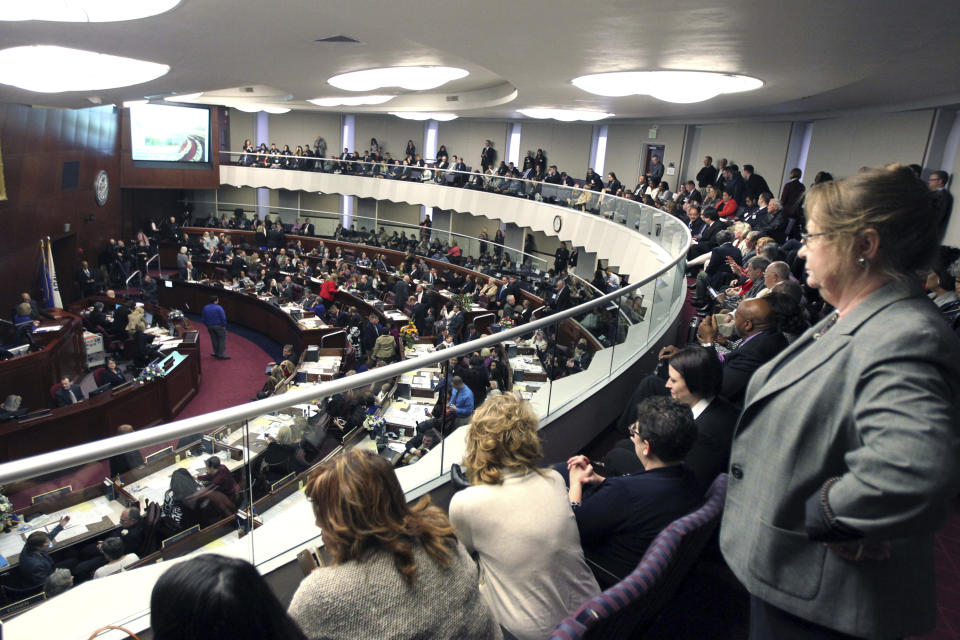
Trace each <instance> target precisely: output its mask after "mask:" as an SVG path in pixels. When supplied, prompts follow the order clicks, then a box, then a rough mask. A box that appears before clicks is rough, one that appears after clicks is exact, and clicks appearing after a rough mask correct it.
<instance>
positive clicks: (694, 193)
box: [679, 180, 703, 204]
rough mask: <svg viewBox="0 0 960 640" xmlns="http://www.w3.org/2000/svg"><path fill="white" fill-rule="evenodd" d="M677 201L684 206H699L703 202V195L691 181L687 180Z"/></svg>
mask: <svg viewBox="0 0 960 640" xmlns="http://www.w3.org/2000/svg"><path fill="white" fill-rule="evenodd" d="M679 200H680V201H681V202H683V203H684V204H700V203H701V202H703V194H702V193H700V192H699V191H698V190H697V186H696V185H695V184H694V182H693V180H687V183H686V184H685V185H684V186H683V192H682V193H681V194H680V198H679Z"/></svg>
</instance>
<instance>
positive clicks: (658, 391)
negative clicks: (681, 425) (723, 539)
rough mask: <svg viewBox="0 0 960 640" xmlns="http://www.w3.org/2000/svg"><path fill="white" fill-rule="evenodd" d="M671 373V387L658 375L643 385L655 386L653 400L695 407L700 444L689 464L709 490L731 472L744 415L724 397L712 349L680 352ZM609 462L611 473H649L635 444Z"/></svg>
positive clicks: (621, 447) (626, 444)
mask: <svg viewBox="0 0 960 640" xmlns="http://www.w3.org/2000/svg"><path fill="white" fill-rule="evenodd" d="M667 372H668V378H667V381H666V384H665V385H664V384H663V380H662V379H661V378H659V377H657V376H651V377H650V381H649V382H647V381H644V382H643V383H641V385H649V386H648V391H649V395H650V396H654V395H670V396H671V397H672V398H673V399H674V400H676V401H677V402H679V403H680V404H684V405H686V406H688V407H690V410H691V412H692V413H693V421H694V424H696V425H697V440H696V442H695V443H694V445H693V448H692V449H691V450H690V453H688V454H687V456H686V458H685V459H684V464H685V465H686V466H687V467H688V468H689V469H690V470H691V471H692V472H693V475H694V476H696V478H697V481H698V482H699V483H700V486H701V488H702V489H703V490H704V491H706V489H707V487H709V486H710V483H712V482H713V480H714V478H716V477H717V475H719V474H720V473H723V472H724V471H726V469H727V464H728V462H729V460H730V445H731V443H732V442H733V429H734V427H735V426H736V423H737V418H738V417H739V415H740V411H739V409H737V408H736V407H735V406H734V405H733V404H731V403H730V402H728V401H726V400H724V399H723V398H721V397H720V396H719V395H718V394H719V393H720V390H721V388H722V385H723V367H722V366H721V364H720V360H718V359H717V357H716V355H715V354H713V353H712V352H711V351H710V350H709V349H705V348H704V347H701V346H689V347H684V348H683V349H680V350H679V351H677V352H676V353H674V354H673V356H671V357H670V360H669V361H668V363H667ZM630 409H631V410H629V411H628V412H627V413H630V414H631V416H633V417H632V418H628V419H629V420H630V422H629V423H628V424H631V423H632V422H634V421H635V419H636V418H635V416H636V405H633V407H632V408H630ZM604 464H605V468H606V470H607V473H609V474H610V475H626V474H628V473H637V472H639V471H643V465H642V464H640V459H639V458H638V457H637V454H636V452H635V448H634V446H633V442H632V441H630V440H623V441H621V442H618V443H617V446H616V447H614V448H613V449H612V450H611V451H610V452H609V453H608V454H607V455H606V457H605V458H604Z"/></svg>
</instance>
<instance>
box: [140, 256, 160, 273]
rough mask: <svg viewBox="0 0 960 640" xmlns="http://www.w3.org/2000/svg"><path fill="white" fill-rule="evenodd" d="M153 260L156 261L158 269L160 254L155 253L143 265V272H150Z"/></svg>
mask: <svg viewBox="0 0 960 640" xmlns="http://www.w3.org/2000/svg"><path fill="white" fill-rule="evenodd" d="M154 260H156V261H157V268H158V269H159V268H160V254H159V253H156V254H154V255H153V256H152V257H150V258H147V261H146V262H144V263H143V269H144V271H147V272H149V271H150V263H151V262H153V261H154Z"/></svg>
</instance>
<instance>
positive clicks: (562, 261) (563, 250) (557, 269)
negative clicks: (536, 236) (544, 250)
mask: <svg viewBox="0 0 960 640" xmlns="http://www.w3.org/2000/svg"><path fill="white" fill-rule="evenodd" d="M569 260H570V251H569V249H567V245H565V244H561V245H560V246H559V247H557V250H556V251H554V252H553V272H554V273H555V274H557V275H558V276H559V275H560V274H561V273H564V272H565V271H566V270H567V262H568V261H569Z"/></svg>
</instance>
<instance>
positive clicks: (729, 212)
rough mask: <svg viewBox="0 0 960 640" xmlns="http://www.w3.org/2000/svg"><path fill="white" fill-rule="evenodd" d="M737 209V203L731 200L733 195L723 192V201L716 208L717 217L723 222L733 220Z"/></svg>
mask: <svg viewBox="0 0 960 640" xmlns="http://www.w3.org/2000/svg"><path fill="white" fill-rule="evenodd" d="M739 208H740V207H739V206H738V205H737V201H736V200H734V199H733V194H732V193H730V192H729V191H724V192H723V201H722V202H721V203H720V204H719V205H718V206H717V215H719V216H720V217H721V218H723V219H724V220H733V219H734V218H735V217H736V215H737V209H739Z"/></svg>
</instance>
